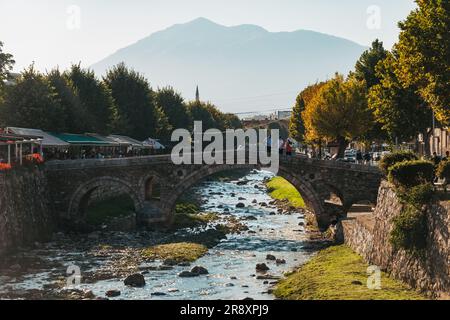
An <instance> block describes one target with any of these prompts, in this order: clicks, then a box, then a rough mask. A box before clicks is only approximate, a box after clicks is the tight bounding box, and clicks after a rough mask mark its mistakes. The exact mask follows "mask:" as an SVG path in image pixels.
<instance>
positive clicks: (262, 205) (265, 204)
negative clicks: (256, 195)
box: [259, 202, 268, 207]
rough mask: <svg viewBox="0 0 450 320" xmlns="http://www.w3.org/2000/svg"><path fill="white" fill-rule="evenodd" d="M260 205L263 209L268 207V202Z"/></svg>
mask: <svg viewBox="0 0 450 320" xmlns="http://www.w3.org/2000/svg"><path fill="white" fill-rule="evenodd" d="M259 205H260V206H261V207H268V204H267V203H266V202H260V203H259Z"/></svg>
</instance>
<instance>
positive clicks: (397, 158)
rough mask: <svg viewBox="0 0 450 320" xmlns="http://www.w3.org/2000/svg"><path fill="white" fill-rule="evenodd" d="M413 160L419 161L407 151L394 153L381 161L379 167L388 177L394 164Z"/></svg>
mask: <svg viewBox="0 0 450 320" xmlns="http://www.w3.org/2000/svg"><path fill="white" fill-rule="evenodd" d="M411 160H418V158H417V156H416V155H415V154H414V153H412V152H405V151H402V152H394V153H390V154H388V155H385V156H384V157H383V158H382V159H381V161H380V164H379V166H380V169H381V171H383V173H384V174H386V175H387V174H388V173H389V168H390V167H392V166H393V165H394V164H396V163H399V162H403V161H411Z"/></svg>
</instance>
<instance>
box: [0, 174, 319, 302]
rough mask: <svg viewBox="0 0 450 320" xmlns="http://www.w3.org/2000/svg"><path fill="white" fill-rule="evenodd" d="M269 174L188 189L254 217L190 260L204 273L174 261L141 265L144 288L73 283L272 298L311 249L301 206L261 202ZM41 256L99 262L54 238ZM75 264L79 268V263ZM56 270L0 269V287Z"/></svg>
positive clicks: (138, 295)
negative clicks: (262, 266)
mask: <svg viewBox="0 0 450 320" xmlns="http://www.w3.org/2000/svg"><path fill="white" fill-rule="evenodd" d="M269 177H271V174H270V173H268V172H263V171H254V172H252V173H250V174H248V175H247V176H245V177H244V178H241V179H240V181H245V182H246V184H243V183H237V182H238V181H230V182H222V181H218V180H211V181H205V182H203V183H201V184H200V185H198V186H196V187H195V188H194V189H193V190H192V191H191V192H194V193H195V194H197V195H198V196H200V197H201V199H202V206H201V209H202V210H203V211H205V212H215V213H218V214H221V215H234V216H236V217H237V218H246V217H247V218H248V217H249V216H253V217H255V218H256V220H248V219H246V220H245V221H244V220H243V221H244V222H245V224H246V225H247V226H248V227H249V231H247V232H242V233H241V234H236V235H228V236H227V238H226V239H224V240H222V241H221V242H220V243H219V244H218V245H217V246H216V247H214V248H212V249H210V250H209V252H208V253H207V254H206V255H205V256H204V257H202V258H200V259H199V260H197V261H196V262H195V264H194V265H198V266H203V267H205V268H206V269H207V270H208V271H209V274H208V275H204V276H200V277H196V278H180V277H178V274H179V273H180V272H181V271H185V270H190V268H191V267H192V266H191V267H182V266H176V267H174V268H173V269H170V270H157V271H155V270H154V271H147V272H146V274H145V280H146V283H147V284H146V286H145V287H144V288H130V287H126V286H125V285H124V284H123V277H117V278H113V279H108V280H99V281H94V282H93V283H83V281H82V283H81V284H80V285H79V287H80V288H81V289H88V290H92V292H93V293H94V294H95V295H96V296H100V297H104V296H105V292H106V291H108V290H111V289H114V290H120V291H121V295H120V296H119V297H117V298H114V299H188V300H196V299H223V300H227V299H243V298H247V297H251V298H254V299H274V296H273V295H272V294H270V293H269V292H271V291H270V290H269V289H270V288H271V287H273V284H274V283H275V282H274V281H276V278H277V277H282V275H283V273H285V272H287V271H290V270H292V269H293V268H294V267H296V266H298V265H299V264H302V263H304V262H305V261H306V260H308V259H309V257H310V255H311V254H312V252H313V251H314V250H311V245H310V243H309V242H308V240H307V236H306V234H305V232H304V230H303V227H302V226H300V224H301V222H303V223H305V221H304V216H303V214H302V213H301V212H297V213H293V214H289V215H279V214H274V213H275V212H277V208H276V207H274V206H272V205H270V204H269V205H267V206H266V205H265V204H268V203H269V202H271V201H272V199H271V198H270V197H269V195H268V194H267V192H266V190H265V188H264V179H267V178H269ZM244 198H245V200H244ZM255 200H256V201H255ZM239 202H241V203H244V204H245V207H244V208H236V205H237V203H239ZM255 202H256V203H255ZM263 203H265V204H263ZM157 236H158V235H155V237H157ZM52 245H53V247H52ZM35 251H39V249H35ZM268 254H271V255H274V256H275V257H276V258H279V259H284V260H285V261H286V264H278V265H277V264H276V262H275V261H268V260H266V256H267V255H268ZM41 256H45V258H46V259H47V261H49V260H50V261H51V260H55V261H60V262H64V263H62V264H63V265H64V266H65V267H66V266H67V265H70V264H71V263H78V264H82V265H83V264H85V265H86V268H88V269H89V270H90V271H95V269H96V268H99V267H101V266H102V264H104V262H103V261H104V259H102V257H101V256H100V257H99V256H98V255H97V256H96V257H95V258H94V257H92V256H91V255H86V254H85V253H84V252H83V251H82V250H80V249H78V251H77V250H74V251H73V252H67V249H66V252H61V249H59V245H58V244H57V243H56V244H48V245H46V247H45V250H43V252H42V253H41ZM71 260H73V261H75V262H71ZM258 263H266V264H267V266H268V267H269V268H270V270H269V271H268V272H267V273H265V274H262V273H258V272H256V270H255V266H256V264H258ZM158 265H161V262H160V261H156V262H152V263H147V264H145V265H141V266H140V267H141V268H142V270H143V269H145V267H152V266H158ZM81 269H82V270H84V269H83V266H82V267H81ZM56 274H61V270H58V267H52V268H49V269H48V270H41V271H40V272H38V273H33V274H29V275H26V276H22V277H14V276H11V275H10V276H3V275H1V274H0V292H2V291H3V292H5V291H7V290H16V291H17V290H30V289H42V288H43V286H44V285H46V284H47V285H48V284H49V283H51V279H52V275H56ZM263 275H265V276H269V278H270V280H268V279H258V278H260V277H261V276H263Z"/></svg>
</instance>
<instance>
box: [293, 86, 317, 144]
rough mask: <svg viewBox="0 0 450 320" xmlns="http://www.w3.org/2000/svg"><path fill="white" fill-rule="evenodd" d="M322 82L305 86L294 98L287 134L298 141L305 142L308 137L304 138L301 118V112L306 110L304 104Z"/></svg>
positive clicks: (303, 125)
mask: <svg viewBox="0 0 450 320" xmlns="http://www.w3.org/2000/svg"><path fill="white" fill-rule="evenodd" d="M324 84H325V83H324V82H320V83H316V84H313V85H310V86H308V87H306V88H305V89H304V90H303V91H302V92H300V93H299V94H298V96H297V98H296V100H295V106H294V108H293V110H292V115H291V119H290V122H289V136H290V137H292V138H293V139H295V140H297V141H298V142H303V143H304V142H306V141H307V140H309V141H310V142H311V140H310V139H306V137H305V134H306V129H305V123H304V120H303V118H302V113H303V112H304V111H305V110H306V105H307V104H308V103H309V102H310V101H311V100H312V98H313V97H314V96H315V95H316V94H317V92H318V91H319V90H320V88H321V87H322V86H323V85H324Z"/></svg>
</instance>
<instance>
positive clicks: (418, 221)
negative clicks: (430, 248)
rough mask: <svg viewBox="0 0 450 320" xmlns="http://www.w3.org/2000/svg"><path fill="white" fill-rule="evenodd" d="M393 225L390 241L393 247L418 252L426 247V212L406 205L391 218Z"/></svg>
mask: <svg viewBox="0 0 450 320" xmlns="http://www.w3.org/2000/svg"><path fill="white" fill-rule="evenodd" d="M393 224H394V227H393V229H392V232H391V237H390V242H391V244H392V246H393V247H394V249H396V250H398V249H404V250H406V251H408V252H410V253H413V254H418V253H420V252H421V251H422V250H423V249H425V247H426V235H427V220H426V214H425V213H424V212H422V211H420V210H417V209H416V208H414V207H413V206H408V207H407V208H406V209H405V210H404V211H403V212H402V213H401V214H400V215H398V216H397V217H395V218H394V219H393Z"/></svg>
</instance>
